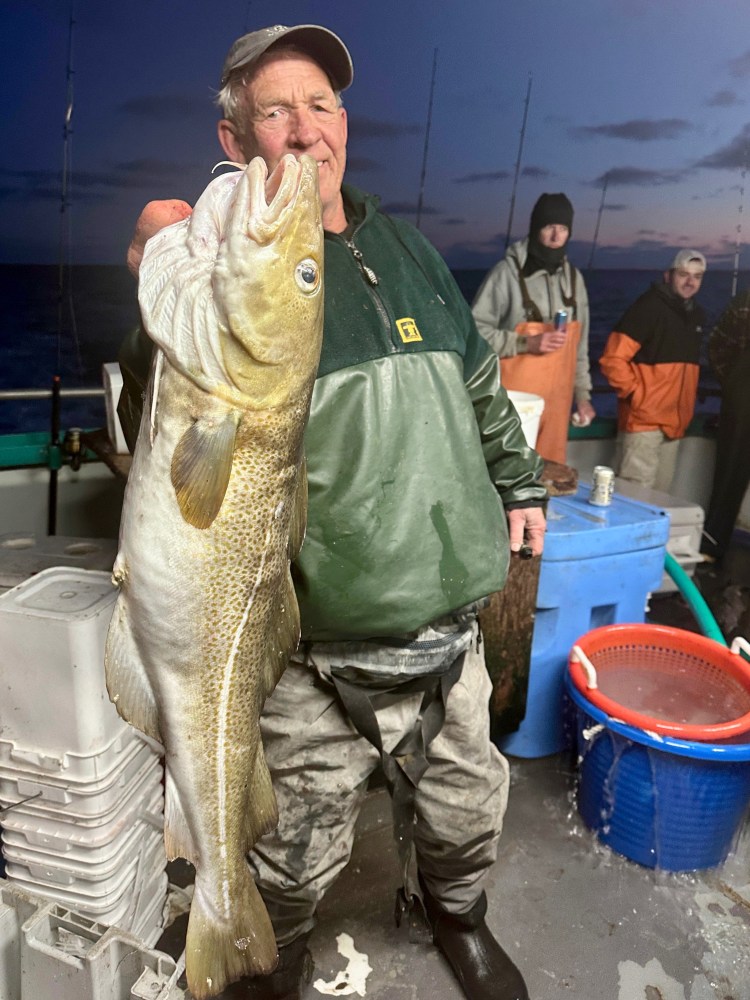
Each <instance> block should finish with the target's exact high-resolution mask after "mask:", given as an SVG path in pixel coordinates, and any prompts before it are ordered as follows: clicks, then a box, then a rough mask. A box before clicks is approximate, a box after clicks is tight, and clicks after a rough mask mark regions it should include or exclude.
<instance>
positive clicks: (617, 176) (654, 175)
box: [591, 167, 690, 187]
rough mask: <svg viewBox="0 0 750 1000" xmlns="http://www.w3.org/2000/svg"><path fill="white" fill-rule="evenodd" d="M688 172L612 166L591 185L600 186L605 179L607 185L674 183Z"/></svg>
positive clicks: (647, 185) (629, 185) (641, 185)
mask: <svg viewBox="0 0 750 1000" xmlns="http://www.w3.org/2000/svg"><path fill="white" fill-rule="evenodd" d="M689 173H690V171H689V170H644V169H643V168H642V167H612V169H611V170H607V172H606V173H604V174H600V175H599V177H597V178H595V180H593V181H591V185H592V187H602V186H603V184H604V182H605V180H606V182H607V185H608V186H609V187H653V186H654V185H661V184H676V183H677V182H678V181H681V180H682V179H683V178H684V177H686V176H687V175H688V174H689Z"/></svg>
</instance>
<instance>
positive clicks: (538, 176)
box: [521, 164, 550, 181]
mask: <svg viewBox="0 0 750 1000" xmlns="http://www.w3.org/2000/svg"><path fill="white" fill-rule="evenodd" d="M521 176H522V177H530V178H531V179H532V180H537V181H541V180H544V178H545V177H549V176H550V172H549V170H545V169H544V167H534V166H532V165H531V164H530V165H529V166H528V167H524V168H523V170H522V171H521Z"/></svg>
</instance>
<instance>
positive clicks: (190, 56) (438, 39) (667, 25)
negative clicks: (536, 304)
mask: <svg viewBox="0 0 750 1000" xmlns="http://www.w3.org/2000/svg"><path fill="white" fill-rule="evenodd" d="M72 10H73V15H74V20H75V26H74V28H73V56H72V69H73V75H72V89H73V98H74V102H73V116H72V137H71V140H70V143H69V152H70V154H71V162H72V173H71V192H70V193H71V207H70V210H69V211H68V212H66V213H65V216H64V217H65V220H66V224H69V226H70V239H71V243H70V245H71V247H72V259H73V261H74V262H76V263H122V262H123V261H124V256H125V250H126V247H127V244H128V241H129V238H130V234H131V232H132V229H133V225H134V223H135V219H136V217H137V215H138V213H139V211H140V209H141V207H142V206H143V205H144V204H145V202H147V201H149V200H150V199H152V198H162V197H174V198H184V199H185V200H187V201H191V202H193V201H194V200H195V198H196V197H197V196H198V194H199V193H200V191H201V190H202V189H203V187H204V186H205V185H206V184H207V183H208V181H209V180H210V177H211V168H212V167H213V165H214V164H215V163H216V162H218V161H219V160H220V159H221V158H222V155H223V154H222V152H221V149H220V147H219V144H218V140H217V139H216V128H215V122H216V120H217V119H218V117H219V115H218V112H217V109H216V108H215V107H214V105H213V103H212V97H213V94H214V93H215V88H216V87H217V84H218V77H219V71H220V67H221V64H222V62H223V59H224V56H225V54H226V51H227V49H228V48H229V46H230V45H231V43H232V42H233V41H234V39H235V38H236V37H237V36H238V35H240V34H242V33H244V32H245V31H248V30H253V29H254V28H257V27H265V26H267V25H271V24H277V23H284V24H296V23H319V24H323V25H325V26H326V27H329V28H331V29H333V30H334V31H336V32H337V33H338V34H340V35H341V37H342V38H343V39H344V41H345V42H346V43H347V45H348V47H349V49H350V51H351V53H352V57H353V60H354V69H355V78H354V84H353V86H352V87H351V89H350V90H349V91H347V92H346V93H345V95H344V103H345V106H346V108H347V111H348V114H349V125H350V143H349V166H348V170H347V179H348V180H349V181H350V182H351V183H354V184H356V185H357V186H359V187H362V188H365V189H367V190H369V191H372V192H374V193H376V194H378V195H380V197H381V199H382V205H383V207H384V208H385V209H386V210H388V211H391V212H394V213H398V214H400V215H402V216H403V217H404V218H406V219H408V220H410V221H412V222H413V221H415V210H416V205H417V200H418V197H419V190H420V175H421V171H422V160H423V152H424V147H425V127H426V122H427V110H428V104H429V98H430V81H431V77H432V68H433V54H434V52H435V49H437V63H436V67H437V68H436V76H435V88H434V101H433V107H432V124H431V131H430V137H429V149H428V157H427V166H426V177H425V184H424V204H423V211H422V220H421V229H422V231H423V232H424V233H425V235H427V236H428V237H429V238H430V239H431V240H432V241H433V242H434V243H435V244H436V245H437V246H438V248H439V249H440V250H441V251H442V253H443V254H444V255H445V257H446V258H447V260H448V262H449V263H450V264H451V265H452V266H454V267H487V266H489V264H491V263H493V262H494V261H495V260H496V259H497V258H498V257H499V256H501V255H502V253H503V249H504V245H505V236H506V229H507V224H508V216H509V209H510V202H511V195H512V191H513V179H514V172H515V167H516V159H517V156H518V151H519V137H520V131H521V124H522V119H523V112H524V102H525V98H526V94H527V87H528V81H529V74H531V76H532V85H531V97H530V101H529V106H528V122H527V127H526V135H525V143H524V148H523V157H522V169H521V174H520V177H519V179H518V185H517V195H516V204H515V211H514V222H513V236H514V237H515V238H518V237H521V236H523V235H525V234H526V230H527V225H528V218H529V212H530V209H531V206H532V205H533V203H534V201H535V200H536V198H537V197H538V195H539V194H540V193H541V192H543V191H565V192H566V193H567V194H568V196H569V197H570V198H571V200H572V201H573V204H574V206H575V221H574V225H573V241H572V244H571V252H570V253H571V257H572V258H573V259H574V261H575V262H576V263H577V264H578V265H579V266H584V267H585V266H586V265H587V263H588V259H589V254H590V251H591V246H592V240H593V237H594V231H595V227H596V223H597V217H598V214H599V206H600V202H601V198H602V184H603V179H604V177H605V176H606V177H608V181H607V191H606V202H605V209H604V211H603V213H602V215H601V225H600V229H599V234H598V239H597V250H596V256H595V264H596V266H599V267H642V268H654V267H657V268H661V267H664V266H667V265H668V264H669V262H670V259H671V256H672V254H673V253H674V248H675V247H695V248H698V249H701V250H703V251H704V252H705V254H706V256H707V257H708V258H709V264H710V266H712V267H725V268H730V269H731V267H732V266H733V263H734V255H735V245H736V242H737V238H738V226H739V227H740V230H739V235H740V238H741V252H742V257H741V266H742V267H743V268H744V269H746V268H747V267H748V266H749V264H750V261H749V260H748V258H749V257H750V247H749V246H748V244H750V205H749V204H748V203H750V190H748V189H750V173H748V174H747V176H745V174H746V168H748V167H750V0H521V2H519V0H462V2H457V0H377V2H365V0H323V2H312V0H309V2H308V0H126V2H122V3H119V2H117V0H106V2H105V0H75V2H74V3H73V5H72ZM70 12H71V3H70V0H0V35H1V37H2V38H3V43H4V44H3V65H2V71H1V72H2V88H3V100H4V114H3V118H2V126H1V127H2V135H1V136H0V150H1V152H0V199H1V201H2V208H1V210H2V227H3V228H2V241H1V243H0V261H3V262H6V263H35V262H39V263H56V262H57V261H58V256H59V246H60V229H61V226H60V220H61V212H60V205H61V166H62V162H63V139H62V136H63V122H64V116H65V108H66V90H67V87H68V83H67V72H66V67H67V62H68V24H69V18H70ZM743 209H744V212H743V211H742V210H743Z"/></svg>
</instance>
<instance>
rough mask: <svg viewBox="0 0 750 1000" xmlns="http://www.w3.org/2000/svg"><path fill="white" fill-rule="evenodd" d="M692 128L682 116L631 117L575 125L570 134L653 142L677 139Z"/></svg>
mask: <svg viewBox="0 0 750 1000" xmlns="http://www.w3.org/2000/svg"><path fill="white" fill-rule="evenodd" d="M691 128H692V125H691V124H690V122H688V121H686V120H685V119H684V118H633V119H631V120H630V121H627V122H611V123H610V124H609V125H576V126H574V127H573V128H571V129H569V130H568V131H569V133H570V135H572V136H573V137H578V138H581V139H594V138H598V137H604V138H606V139H626V140H627V141H629V142H653V141H654V140H657V139H678V138H679V137H680V136H681V135H683V134H684V133H685V132H687V131H689V130H690V129H691Z"/></svg>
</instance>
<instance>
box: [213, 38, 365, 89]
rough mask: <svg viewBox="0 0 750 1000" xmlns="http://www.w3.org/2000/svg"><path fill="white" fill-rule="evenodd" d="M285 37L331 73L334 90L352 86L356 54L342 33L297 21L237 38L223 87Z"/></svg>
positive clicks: (222, 74)
mask: <svg viewBox="0 0 750 1000" xmlns="http://www.w3.org/2000/svg"><path fill="white" fill-rule="evenodd" d="M282 39H283V40H284V41H285V42H289V43H291V44H293V45H295V46H296V47H297V48H299V49H300V50H301V51H302V52H306V53H307V54H308V55H309V56H310V57H311V58H313V59H314V60H315V62H317V63H318V64H319V65H320V67H321V69H323V70H325V72H326V73H327V74H328V77H329V79H330V81H331V83H332V85H333V88H334V90H346V88H347V87H349V86H350V85H351V82H352V80H353V79H354V66H353V65H352V57H351V56H350V55H349V50H348V49H347V47H346V46H345V45H344V43H343V42H342V41H341V39H340V38H339V36H338V35H334V33H333V32H332V31H329V30H328V28H322V27H321V26H320V25H319V24H297V25H295V26H293V27H291V28H287V27H286V26H285V25H283V24H275V25H274V26H273V27H271V28H261V29H260V30H259V31H251V32H250V33H249V34H248V35H243V36H242V37H241V38H238V39H237V41H236V42H235V43H234V45H233V46H232V47H231V49H230V50H229V53H228V55H227V57H226V59H225V60H224V66H223V68H222V71H221V86H222V87H223V86H224V85H225V84H226V82H227V80H228V79H229V77H230V76H231V74H232V73H233V72H234V71H235V70H237V69H241V68H243V69H244V68H245V67H249V66H251V65H252V64H253V63H254V62H255V61H256V60H257V59H259V58H260V57H261V56H262V55H263V53H264V52H267V51H268V49H270V48H271V46H273V45H276V44H277V43H278V42H280V41H281V40H282Z"/></svg>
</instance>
